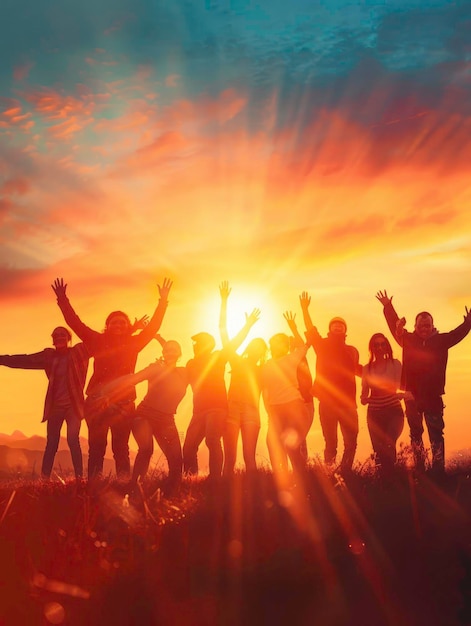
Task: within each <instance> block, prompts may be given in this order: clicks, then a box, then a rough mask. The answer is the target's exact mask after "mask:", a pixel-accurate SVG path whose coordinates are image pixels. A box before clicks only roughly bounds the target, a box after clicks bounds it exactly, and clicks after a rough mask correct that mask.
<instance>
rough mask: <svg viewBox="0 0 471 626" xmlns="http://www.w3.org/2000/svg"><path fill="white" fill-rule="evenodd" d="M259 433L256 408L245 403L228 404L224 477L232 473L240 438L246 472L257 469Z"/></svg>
mask: <svg viewBox="0 0 471 626" xmlns="http://www.w3.org/2000/svg"><path fill="white" fill-rule="evenodd" d="M259 432H260V412H259V410H258V407H255V406H252V405H250V404H247V403H246V402H234V401H230V402H229V413H228V418H227V422H226V425H225V428H224V435H223V440H224V475H225V476H228V475H230V474H232V473H233V471H234V466H235V463H236V459H237V441H238V439H239V433H240V434H241V436H242V450H243V453H244V463H245V469H246V471H247V472H252V471H255V470H256V469H257V463H256V461H255V451H256V449H257V440H258V435H259Z"/></svg>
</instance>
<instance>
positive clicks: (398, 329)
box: [396, 317, 406, 337]
mask: <svg viewBox="0 0 471 626" xmlns="http://www.w3.org/2000/svg"><path fill="white" fill-rule="evenodd" d="M405 325H406V318H405V317H401V319H400V320H397V322H396V336H397V337H401V336H402V334H403V333H404V326H405Z"/></svg>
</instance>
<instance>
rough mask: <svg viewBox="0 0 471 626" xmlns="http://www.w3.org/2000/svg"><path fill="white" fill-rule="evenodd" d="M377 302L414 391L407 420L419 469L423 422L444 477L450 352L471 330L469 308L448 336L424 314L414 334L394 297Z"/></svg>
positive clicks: (405, 383) (422, 458) (418, 318)
mask: <svg viewBox="0 0 471 626" xmlns="http://www.w3.org/2000/svg"><path fill="white" fill-rule="evenodd" d="M376 298H377V299H378V300H379V302H381V304H382V305H383V312H384V316H385V318H386V321H387V323H388V326H389V330H390V331H391V333H392V335H393V337H394V338H395V339H396V341H397V342H398V343H399V345H401V346H402V354H403V358H402V377H403V378H402V381H403V388H404V389H406V390H407V391H410V392H411V394H412V396H413V400H406V417H407V421H408V423H409V428H410V438H411V445H412V451H413V454H414V459H415V464H416V467H417V469H419V470H422V469H423V468H424V463H425V451H424V444H423V440H422V435H423V432H424V426H423V422H424V420H425V424H426V425H427V430H428V434H429V439H430V446H431V448H432V470H433V472H434V473H436V474H438V475H440V474H443V473H444V471H445V440H444V437H443V430H444V428H445V423H444V421H443V409H444V405H443V400H442V396H443V394H444V393H445V378H446V365H447V362H448V349H449V348H451V347H452V346H454V345H456V344H457V343H459V342H460V341H462V340H463V339H464V338H465V337H466V335H467V334H468V333H469V330H470V328H471V312H470V311H469V310H468V308H467V307H465V315H464V321H463V323H462V324H460V325H459V326H458V327H457V328H455V329H454V330H452V331H450V332H448V333H439V332H438V331H437V329H436V328H435V326H434V324H433V318H432V316H431V315H430V313H428V312H427V311H422V312H420V313H418V314H417V316H416V318H415V324H414V331H413V332H409V331H407V330H406V329H405V328H404V327H405V324H406V320H405V318H404V317H402V318H399V316H398V314H397V313H396V311H395V309H394V307H393V305H392V302H391V301H392V296H391V297H389V296H388V294H387V292H386V291H378V293H377V294H376Z"/></svg>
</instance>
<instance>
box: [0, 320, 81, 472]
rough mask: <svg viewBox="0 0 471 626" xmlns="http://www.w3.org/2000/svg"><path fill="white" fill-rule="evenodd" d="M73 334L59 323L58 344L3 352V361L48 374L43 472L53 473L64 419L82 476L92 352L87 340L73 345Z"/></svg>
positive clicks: (55, 339)
mask: <svg viewBox="0 0 471 626" xmlns="http://www.w3.org/2000/svg"><path fill="white" fill-rule="evenodd" d="M71 341H72V335H71V333H70V330H69V329H68V328H64V326H58V327H57V328H54V330H53V331H52V343H53V346H54V348H45V349H44V350H41V352H36V353H35V354H12V355H3V356H0V365H5V366H6V367H13V368H18V369H28V370H44V371H45V372H46V376H47V377H48V380H49V382H48V386H47V392H46V399H45V402H44V411H43V419H42V421H43V422H47V439H46V449H45V451H44V456H43V461H42V467H41V475H42V477H43V478H49V477H50V476H51V472H52V468H53V465H54V458H55V456H56V452H57V448H58V447H59V439H60V433H61V428H62V425H63V423H64V422H65V423H66V424H67V443H68V445H69V449H70V455H71V457H72V464H73V466H74V471H75V477H76V478H77V479H80V478H82V474H83V461H82V450H81V448H80V439H79V435H80V425H81V423H82V419H83V407H84V397H83V388H84V386H85V379H86V377H87V369H88V352H87V350H86V348H85V346H84V344H83V343H77V344H75V345H74V346H70V342H71Z"/></svg>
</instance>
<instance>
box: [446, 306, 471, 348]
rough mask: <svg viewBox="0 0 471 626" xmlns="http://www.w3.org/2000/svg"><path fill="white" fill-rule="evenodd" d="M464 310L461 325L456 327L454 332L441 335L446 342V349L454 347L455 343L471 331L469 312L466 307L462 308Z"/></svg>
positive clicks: (470, 313) (470, 312)
mask: <svg viewBox="0 0 471 626" xmlns="http://www.w3.org/2000/svg"><path fill="white" fill-rule="evenodd" d="M464 310H465V314H464V316H463V318H464V319H463V323H462V324H460V325H459V326H457V327H456V328H455V329H454V330H451V331H450V332H449V333H443V334H441V336H442V337H443V338H444V340H445V342H446V347H447V348H451V347H452V346H456V344H457V343H459V342H460V341H462V340H463V339H464V338H465V337H466V335H467V334H468V333H469V331H470V329H471V311H470V310H469V309H468V307H466V306H465V307H464Z"/></svg>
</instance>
